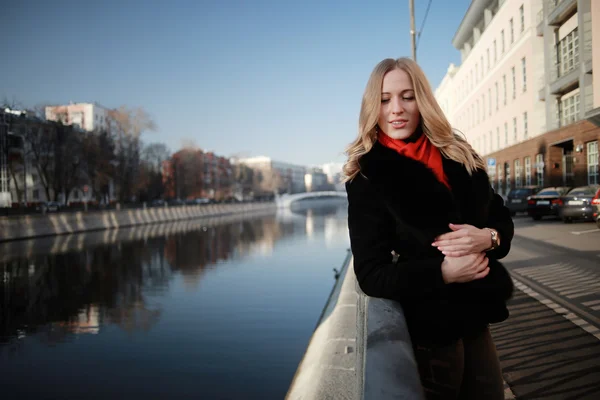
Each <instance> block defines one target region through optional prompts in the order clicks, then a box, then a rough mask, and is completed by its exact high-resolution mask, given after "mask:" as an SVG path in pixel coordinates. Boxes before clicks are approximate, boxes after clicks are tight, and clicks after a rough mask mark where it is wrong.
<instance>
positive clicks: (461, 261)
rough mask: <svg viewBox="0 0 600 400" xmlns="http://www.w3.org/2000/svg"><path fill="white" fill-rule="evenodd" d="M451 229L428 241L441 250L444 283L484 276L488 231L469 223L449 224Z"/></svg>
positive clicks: (460, 281) (489, 237)
mask: <svg viewBox="0 0 600 400" xmlns="http://www.w3.org/2000/svg"><path fill="white" fill-rule="evenodd" d="M450 229H451V230H452V232H448V233H444V234H443V235H440V236H438V237H437V238H435V240H434V242H433V243H432V244H431V245H432V246H434V247H437V249H438V250H439V251H441V252H442V254H444V256H445V257H444V261H443V262H442V276H443V278H444V282H446V283H453V282H458V283H464V282H470V281H473V280H476V279H481V278H485V277H486V276H487V274H488V273H489V272H490V268H489V266H488V263H489V260H488V258H487V257H486V254H485V251H486V250H487V249H489V248H490V247H491V246H492V238H491V235H490V232H489V231H488V230H486V229H479V228H477V227H474V226H472V225H467V224H464V225H455V224H450Z"/></svg>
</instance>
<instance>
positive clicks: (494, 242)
mask: <svg viewBox="0 0 600 400" xmlns="http://www.w3.org/2000/svg"><path fill="white" fill-rule="evenodd" d="M485 229H487V230H488V231H490V234H491V235H492V247H490V248H489V249H487V250H486V251H490V250H496V249H497V248H498V247H499V246H500V235H498V231H497V230H495V229H491V228H485Z"/></svg>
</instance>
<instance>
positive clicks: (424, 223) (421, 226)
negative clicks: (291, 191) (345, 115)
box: [359, 142, 492, 240]
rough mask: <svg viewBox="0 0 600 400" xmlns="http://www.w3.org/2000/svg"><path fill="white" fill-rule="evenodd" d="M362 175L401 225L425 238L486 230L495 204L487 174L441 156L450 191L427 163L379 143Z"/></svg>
mask: <svg viewBox="0 0 600 400" xmlns="http://www.w3.org/2000/svg"><path fill="white" fill-rule="evenodd" d="M359 163H360V166H361V171H360V173H361V174H362V175H363V176H364V177H365V178H366V179H367V180H368V181H369V182H370V183H371V185H373V187H374V188H375V189H376V191H377V192H378V193H379V194H380V195H381V197H382V198H383V200H384V203H385V206H386V208H387V209H388V210H389V211H390V213H391V214H392V215H393V217H394V218H395V219H396V221H397V222H398V223H402V224H405V225H408V226H409V227H410V228H413V229H415V230H417V231H421V233H422V234H425V238H424V239H425V240H430V239H432V238H433V237H435V236H437V235H439V234H441V233H444V232H448V231H449V228H448V224H449V223H455V224H461V223H468V224H471V225H475V226H478V227H480V228H481V227H483V226H485V222H486V219H487V212H488V205H489V202H490V200H491V194H492V193H491V191H490V187H489V178H488V175H487V173H486V172H485V171H483V170H477V171H476V172H475V173H473V175H469V173H468V171H467V169H466V168H465V167H464V166H463V165H462V164H460V163H457V162H456V161H453V160H450V159H448V158H445V157H444V156H443V155H442V163H443V166H444V172H445V173H446V176H447V177H448V182H449V184H450V187H451V189H448V188H447V187H446V186H445V185H444V184H443V183H441V182H440V181H438V180H437V179H436V177H435V175H434V173H433V171H431V170H430V169H429V168H428V167H427V166H426V165H424V164H423V163H421V162H419V161H416V160H413V159H410V158H407V157H405V156H401V155H400V154H398V153H397V152H395V151H394V150H392V149H389V148H387V147H385V146H383V145H381V144H380V143H379V142H375V144H374V145H373V148H372V149H371V150H370V151H369V153H367V154H365V155H364V156H363V157H362V158H361V159H360V161H359Z"/></svg>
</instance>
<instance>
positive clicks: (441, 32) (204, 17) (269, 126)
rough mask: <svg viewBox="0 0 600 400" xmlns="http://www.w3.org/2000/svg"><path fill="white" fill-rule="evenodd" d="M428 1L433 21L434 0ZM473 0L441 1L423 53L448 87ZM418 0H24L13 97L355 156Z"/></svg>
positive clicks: (5, 32)
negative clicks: (377, 76)
mask: <svg viewBox="0 0 600 400" xmlns="http://www.w3.org/2000/svg"><path fill="white" fill-rule="evenodd" d="M414 1H415V10H416V11H415V16H416V17H415V21H416V27H417V29H420V27H421V24H422V21H423V18H424V16H425V10H426V8H427V5H428V2H429V0H414ZM469 4H470V0H453V1H452V2H450V1H446V0H433V1H432V3H431V8H430V11H429V15H428V17H427V20H426V22H425V25H424V28H423V31H422V35H421V37H420V40H419V44H418V50H417V59H418V62H419V64H420V65H421V66H422V67H423V69H424V71H425V73H426V74H427V76H428V78H429V80H430V82H431V84H432V86H433V87H434V88H435V87H436V86H437V85H438V84H439V82H440V81H441V79H442V78H443V76H444V74H445V72H446V70H447V68H448V64H449V63H450V62H454V63H459V61H460V54H459V52H458V51H457V50H456V49H454V48H453V47H452V44H451V40H452V37H453V36H454V33H455V32H456V29H457V28H458V25H459V24H460V22H461V20H462V17H463V16H464V13H465V12H466V10H467V8H468V6H469ZM409 31H410V19H409V10H408V1H407V0H395V1H388V0H380V1H379V2H372V1H366V0H363V1H354V0H345V1H328V0H322V1H312V0H306V1H300V2H298V1H286V0H280V1H276V0H268V1H262V0H254V1H229V0H223V1H217V0H215V1H191V0H189V1H187V0H186V1H178V0H172V1H170V2H166V1H163V2H158V1H128V0H121V1H114V0H106V1H96V2H80V1H70V0H58V1H53V2H48V1H20V2H16V1H15V2H11V3H9V4H8V5H3V10H2V15H0V35H1V37H3V38H5V40H4V41H3V45H2V47H3V54H4V56H3V60H2V62H1V63H0V100H1V99H4V98H8V99H13V98H14V99H16V100H18V101H19V102H20V103H22V104H23V105H24V106H26V107H33V106H35V105H39V104H48V103H50V104H62V103H68V102H69V101H73V102H98V103H100V104H102V105H105V106H107V107H110V108H113V107H118V106H120V105H127V106H130V107H136V106H141V107H143V108H145V109H146V110H147V111H148V113H149V114H150V115H151V116H152V118H153V119H154V121H155V122H156V124H157V126H158V129H157V131H156V132H149V133H145V134H144V136H143V139H144V141H145V142H162V143H165V144H167V145H168V146H169V148H170V149H171V150H173V151H175V150H177V149H179V148H180V147H181V145H182V141H183V140H193V141H194V142H195V143H196V144H197V145H198V146H199V147H201V148H202V149H204V150H212V151H215V152H216V153H217V154H220V155H224V156H231V155H234V154H242V155H244V156H257V155H267V156H271V157H273V158H274V159H277V160H280V161H287V162H292V163H295V164H300V165H316V164H322V163H326V162H342V161H344V159H345V158H344V155H343V151H344V148H345V147H346V145H347V144H348V143H349V142H351V141H352V140H353V139H354V138H355V137H356V133H357V125H358V112H359V108H360V101H361V96H362V92H363V90H364V87H365V84H366V82H367V79H368V76H369V74H370V73H371V71H372V69H373V67H374V66H375V64H377V62H379V61H381V60H382V59H384V58H388V57H399V56H410V54H411V50H410V34H409Z"/></svg>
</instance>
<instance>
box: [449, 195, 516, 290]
mask: <svg viewBox="0 0 600 400" xmlns="http://www.w3.org/2000/svg"><path fill="white" fill-rule="evenodd" d="M489 190H490V192H491V195H492V199H491V202H490V206H489V214H488V220H487V223H486V226H487V227H488V228H493V229H496V230H497V231H498V233H499V234H500V246H499V247H498V248H497V249H495V250H490V251H488V252H487V257H488V258H489V259H490V263H489V267H490V272H489V273H488V275H487V276H486V277H485V278H483V279H477V280H474V281H471V282H467V283H462V284H458V285H459V286H464V287H466V288H468V289H467V290H468V291H470V292H471V293H474V294H476V295H477V296H478V298H480V299H481V300H483V301H486V300H487V301H489V300H492V301H496V300H504V301H505V300H508V299H509V298H510V297H511V296H512V293H513V289H514V288H513V283H512V278H511V277H510V274H509V273H508V271H507V270H506V268H505V267H504V266H503V265H502V264H501V263H500V262H499V261H497V260H498V259H500V258H503V257H505V256H506V255H507V254H508V252H509V251H510V246H511V241H512V238H513V235H514V231H515V230H514V224H513V221H512V217H511V216H510V211H509V210H508V208H507V207H506V206H505V205H504V200H502V197H501V196H500V195H498V194H496V193H495V192H494V191H493V189H492V188H491V187H490V188H489Z"/></svg>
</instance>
